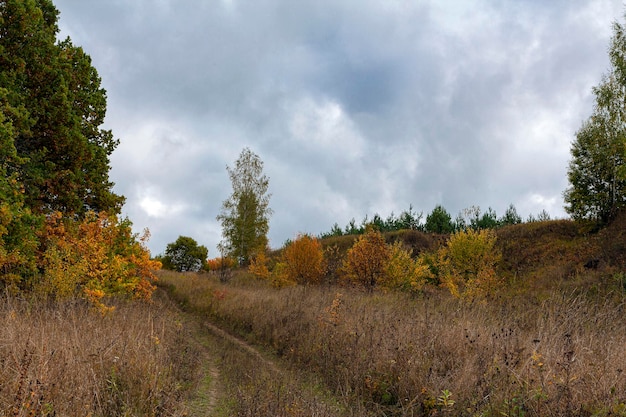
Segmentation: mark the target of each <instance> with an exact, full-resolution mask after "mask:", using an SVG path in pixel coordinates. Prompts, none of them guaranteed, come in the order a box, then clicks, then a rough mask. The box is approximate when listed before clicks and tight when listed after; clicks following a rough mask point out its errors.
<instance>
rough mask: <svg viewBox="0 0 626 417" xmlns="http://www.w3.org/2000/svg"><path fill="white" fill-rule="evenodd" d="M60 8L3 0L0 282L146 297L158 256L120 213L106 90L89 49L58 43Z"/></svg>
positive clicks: (16, 287) (65, 292)
mask: <svg viewBox="0 0 626 417" xmlns="http://www.w3.org/2000/svg"><path fill="white" fill-rule="evenodd" d="M58 14H59V13H58V11H57V9H56V8H55V7H54V5H53V4H52V2H51V1H49V0H6V1H0V287H2V289H4V290H5V291H9V292H12V293H16V292H22V291H35V292H40V293H43V294H45V295H46V296H51V297H63V296H81V297H86V298H88V299H90V300H92V301H94V302H96V303H100V300H102V299H103V297H105V296H106V295H110V294H118V293H119V294H135V295H137V296H149V295H150V293H151V291H152V288H153V287H152V284H151V281H152V280H153V279H154V276H153V275H152V273H151V270H152V269H153V268H155V267H158V263H155V262H153V261H151V260H150V257H149V252H148V250H147V249H146V247H145V245H144V242H143V241H142V239H141V238H139V237H138V236H136V235H134V234H133V233H132V231H131V224H130V222H129V221H128V220H122V219H119V218H118V216H119V213H120V210H121V207H122V204H123V202H124V197H123V196H120V195H117V194H115V193H114V192H113V191H112V188H113V183H112V182H111V181H110V180H109V170H110V163H109V156H110V155H111V153H112V152H113V150H114V149H115V148H116V146H117V144H118V141H117V140H116V139H115V138H114V137H113V134H112V133H111V131H108V130H104V129H102V128H101V127H100V126H101V125H102V123H103V122H104V117H105V114H106V92H105V91H104V89H103V88H102V87H101V85H100V77H99V76H98V72H97V71H96V69H95V68H94V67H93V66H92V65H91V58H90V57H89V55H87V54H86V53H85V52H84V51H83V49H82V48H81V47H79V46H76V45H74V44H73V43H72V41H71V40H70V39H69V38H67V39H65V40H63V41H60V42H59V41H57V34H58V32H59V28H58V25H57V20H58ZM147 236H148V234H146V235H145V237H146V238H147ZM100 305H101V306H103V305H102V304H100Z"/></svg>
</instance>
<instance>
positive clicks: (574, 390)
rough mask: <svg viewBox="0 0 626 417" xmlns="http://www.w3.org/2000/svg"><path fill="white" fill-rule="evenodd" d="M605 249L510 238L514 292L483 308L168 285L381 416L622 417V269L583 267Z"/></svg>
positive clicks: (482, 303)
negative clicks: (617, 416) (619, 416)
mask: <svg viewBox="0 0 626 417" xmlns="http://www.w3.org/2000/svg"><path fill="white" fill-rule="evenodd" d="M605 233H608V232H605ZM615 233H616V232H613V234H612V235H611V236H614V235H615ZM603 245H604V246H606V245H609V247H614V246H615V245H617V243H615V242H612V243H610V244H609V243H607V241H606V239H605V238H604V237H603V236H602V235H593V236H586V235H584V234H582V233H580V232H579V231H578V229H577V228H576V226H575V225H574V224H573V223H572V222H567V221H556V222H543V223H533V224H529V225H522V226H511V227H507V228H503V229H501V230H499V231H498V244H497V247H498V248H499V250H501V251H502V254H503V261H502V262H501V263H500V265H499V268H498V274H500V276H502V277H503V278H505V283H504V285H505V287H504V288H503V289H502V290H500V291H498V292H496V293H494V294H492V296H491V297H490V298H488V299H481V300H475V301H472V300H468V299H458V298H455V297H452V296H451V295H450V294H449V293H448V292H447V291H442V290H441V289H437V288H436V287H433V286H432V285H431V286H428V285H427V287H426V289H425V291H424V292H423V293H422V295H418V296H415V295H411V294H410V293H403V292H393V291H392V292H374V293H372V294H368V293H366V292H363V291H361V290H358V289H355V288H351V287H342V286H327V285H326V286H317V287H316V286H313V287H311V286H306V287H304V286H296V287H289V288H282V289H275V288H272V287H270V286H269V285H267V283H266V282H264V281H262V280H255V279H250V278H246V277H245V274H241V276H239V277H238V278H237V279H234V280H233V281H232V282H231V285H228V286H223V285H220V284H219V283H218V282H217V280H213V279H210V278H207V277H206V276H199V277H190V276H179V275H168V276H164V277H162V280H163V281H165V282H167V283H168V284H170V285H173V286H174V287H173V288H175V289H173V291H174V292H175V293H177V296H178V297H179V298H180V299H181V300H184V302H185V303H187V305H188V306H190V307H193V309H195V310H196V311H200V312H202V314H204V315H205V316H208V317H211V318H212V320H215V321H216V322H217V323H220V324H221V325H223V326H225V327H228V328H230V329H232V330H233V331H236V332H238V333H240V334H241V335H243V336H245V337H246V338H247V339H248V340H249V341H251V342H254V343H258V344H260V345H264V346H267V347H269V348H271V349H273V350H274V351H275V352H276V353H277V354H278V355H280V356H281V357H283V358H284V360H286V361H288V362H289V363H291V364H293V366H295V367H297V368H300V369H308V370H311V371H313V372H314V373H315V374H316V375H318V376H319V377H320V378H321V379H322V381H323V382H324V384H325V385H326V386H327V387H329V388H330V389H331V390H332V391H334V393H335V394H336V395H338V396H339V397H340V398H342V400H343V401H345V402H346V403H348V404H351V405H352V406H353V407H363V408H364V409H366V410H368V413H370V414H371V415H398V416H429V415H436V414H439V415H441V414H442V413H448V414H450V415H457V416H478V415H482V416H502V415H505V416H609V415H626V394H625V393H626V374H625V373H624V370H625V369H626V368H625V367H626V350H625V349H624V346H626V322H625V321H624V320H623V317H624V308H625V305H626V303H625V298H624V292H623V289H624V287H623V283H624V282H626V281H625V280H624V279H623V274H622V275H620V274H619V272H616V271H617V269H616V265H615V263H614V260H612V259H605V258H599V259H600V261H599V264H596V265H595V266H594V265H591V266H585V265H586V264H587V262H588V261H589V259H596V257H597V256H598V254H600V255H601V254H602V252H601V251H600V249H601V248H602V247H603ZM436 247H437V246H435V248H436ZM605 252H606V251H605ZM542 274H543V276H542ZM615 276H617V277H618V278H620V277H621V280H617V279H615ZM525 280H527V281H528V283H525V282H524V281H525ZM539 284H540V285H539ZM535 285H536V286H535ZM362 410H363V409H362ZM363 415H365V413H363Z"/></svg>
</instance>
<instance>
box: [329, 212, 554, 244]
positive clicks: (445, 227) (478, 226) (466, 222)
mask: <svg viewBox="0 0 626 417" xmlns="http://www.w3.org/2000/svg"><path fill="white" fill-rule="evenodd" d="M547 220H551V217H550V214H549V213H548V212H547V211H546V210H542V211H541V212H539V214H537V215H536V216H535V215H532V214H531V215H529V216H528V218H527V219H526V221H525V222H526V223H533V222H538V221H547ZM520 223H524V220H522V217H521V216H520V215H519V214H518V212H517V209H516V208H515V206H514V205H513V204H510V205H509V207H508V208H507V209H506V211H505V212H504V215H503V216H501V217H498V215H497V214H496V211H495V210H493V209H492V208H491V207H489V208H488V209H487V211H485V212H482V211H481V209H480V207H479V206H471V207H468V208H466V209H463V210H462V211H460V212H459V213H458V214H457V216H456V218H455V219H454V220H453V219H452V216H451V215H450V213H449V212H448V211H447V210H446V209H445V208H444V207H443V206H442V205H437V206H436V207H435V208H434V209H433V210H432V211H431V212H430V213H429V214H428V215H427V216H426V218H425V219H424V214H423V212H419V213H417V212H415V211H413V206H409V209H408V210H405V211H403V212H402V213H400V215H398V216H396V215H395V214H394V213H391V214H390V215H389V216H388V217H387V218H385V219H383V218H382V217H381V216H380V215H379V214H378V213H377V214H374V216H373V217H372V218H371V219H369V218H368V216H365V218H363V220H362V221H361V222H360V223H358V224H357V222H356V220H355V219H354V218H353V219H352V220H350V222H349V223H348V224H347V225H346V226H345V227H344V228H341V227H340V226H339V224H338V223H335V224H334V225H333V227H332V228H331V229H330V231H328V232H322V233H320V234H319V235H318V237H319V238H321V239H324V238H328V237H333V236H343V235H361V234H363V233H365V231H366V230H367V229H368V228H369V227H373V228H375V229H376V230H378V231H380V232H394V231H399V230H419V231H422V232H426V233H454V232H458V231H465V230H468V229H472V230H483V229H496V228H498V227H502V226H508V225H513V224H520Z"/></svg>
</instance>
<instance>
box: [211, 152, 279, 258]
mask: <svg viewBox="0 0 626 417" xmlns="http://www.w3.org/2000/svg"><path fill="white" fill-rule="evenodd" d="M226 170H227V171H228V176H229V177H230V181H231V184H232V188H233V192H232V194H231V195H230V197H229V198H228V199H227V200H225V201H224V202H223V204H222V210H221V212H220V214H219V215H218V216H217V220H219V221H220V222H221V224H222V237H223V240H222V242H221V243H220V247H221V249H223V250H224V252H225V253H226V254H227V255H228V256H230V257H232V258H234V259H237V260H238V261H239V263H240V264H242V265H245V264H247V263H248V262H249V261H250V259H251V257H252V256H253V255H254V254H255V253H256V252H258V251H264V250H265V248H266V247H267V244H268V239H267V233H268V231H269V216H270V215H271V213H272V210H271V209H270V208H269V200H270V196H271V195H270V194H268V187H269V179H268V177H267V176H266V175H264V174H263V161H262V160H261V159H260V158H259V156H258V155H256V154H255V153H254V152H252V151H251V150H250V149H249V148H245V149H244V150H243V151H242V152H241V154H240V155H239V158H238V159H237V161H236V162H235V167H234V168H231V167H226Z"/></svg>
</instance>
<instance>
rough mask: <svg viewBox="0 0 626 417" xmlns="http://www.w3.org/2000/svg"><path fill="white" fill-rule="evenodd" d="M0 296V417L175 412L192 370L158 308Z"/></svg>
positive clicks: (185, 347)
mask: <svg viewBox="0 0 626 417" xmlns="http://www.w3.org/2000/svg"><path fill="white" fill-rule="evenodd" d="M115 306H116V309H115V311H114V312H112V313H110V314H108V315H106V316H103V315H101V314H100V313H98V312H95V311H93V310H92V309H91V308H90V307H89V306H88V305H86V304H85V303H84V302H81V301H68V302H58V303H49V302H41V301H30V300H19V299H16V298H11V297H3V298H2V299H0V321H2V323H3V325H2V327H1V328H0V416H46V415H47V416H53V415H56V416H125V415H126V416H130V415H133V416H142V415H143V416H176V415H181V413H182V411H181V409H180V405H181V398H182V396H183V395H184V394H185V389H187V388H189V385H190V383H191V381H190V378H191V377H192V376H193V372H190V369H193V367H195V365H196V364H195V359H194V356H195V355H194V352H193V350H192V348H191V347H190V345H189V343H187V342H186V341H187V337H186V333H185V330H184V326H183V324H182V323H181V322H180V321H178V319H177V317H176V315H175V313H174V312H173V311H171V310H169V309H166V308H163V306H162V305H160V306H158V305H156V304H154V305H149V304H147V303H144V302H123V301H117V302H115Z"/></svg>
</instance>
